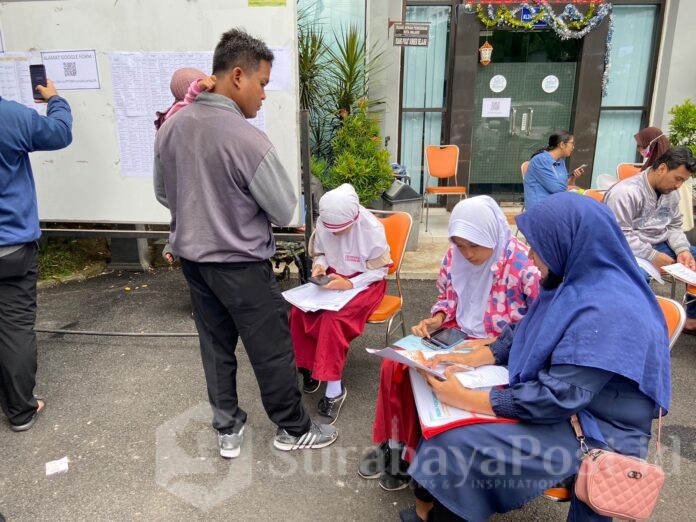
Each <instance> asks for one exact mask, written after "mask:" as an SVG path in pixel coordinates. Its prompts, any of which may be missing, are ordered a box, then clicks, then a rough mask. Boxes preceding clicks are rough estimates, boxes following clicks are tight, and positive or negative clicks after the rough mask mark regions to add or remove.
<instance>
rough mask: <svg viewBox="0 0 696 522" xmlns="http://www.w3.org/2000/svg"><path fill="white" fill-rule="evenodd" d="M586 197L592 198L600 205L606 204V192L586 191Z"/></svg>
mask: <svg viewBox="0 0 696 522" xmlns="http://www.w3.org/2000/svg"><path fill="white" fill-rule="evenodd" d="M585 195H586V196H590V197H591V198H593V199H595V200H597V201H599V202H600V203H603V202H604V192H603V191H601V190H596V189H587V190H586V191H585Z"/></svg>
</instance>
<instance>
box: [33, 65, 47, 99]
mask: <svg viewBox="0 0 696 522" xmlns="http://www.w3.org/2000/svg"><path fill="white" fill-rule="evenodd" d="M29 76H31V91H32V93H33V94H34V99H35V100H43V99H44V97H43V96H41V93H40V92H39V91H37V90H36V86H37V85H43V86H44V87H46V86H47V85H48V79H47V78H46V67H45V66H44V65H43V64H40V65H30V66H29Z"/></svg>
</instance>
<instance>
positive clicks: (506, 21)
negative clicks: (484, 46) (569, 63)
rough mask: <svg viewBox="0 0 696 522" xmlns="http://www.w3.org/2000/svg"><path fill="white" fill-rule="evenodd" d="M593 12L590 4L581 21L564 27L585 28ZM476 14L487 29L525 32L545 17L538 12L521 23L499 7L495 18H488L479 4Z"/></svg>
mask: <svg viewBox="0 0 696 522" xmlns="http://www.w3.org/2000/svg"><path fill="white" fill-rule="evenodd" d="M518 11H519V10H516V13H517V12H518ZM594 12H595V4H590V6H589V7H588V8H587V13H586V14H585V16H584V17H583V18H582V20H576V21H572V22H568V23H566V26H568V27H569V28H571V29H576V30H580V29H582V28H584V27H585V26H587V24H588V23H589V21H590V20H591V19H592V17H593V16H594ZM516 13H515V14H516ZM476 14H477V15H478V19H479V20H480V21H481V23H482V24H483V25H485V26H486V27H488V28H491V27H495V26H496V25H508V26H510V27H517V28H520V29H527V30H530V29H533V28H534V24H536V23H538V22H541V21H542V20H544V19H545V16H546V13H545V12H544V11H539V12H538V13H537V14H535V15H534V16H533V17H532V19H531V20H530V21H529V22H523V21H522V20H519V19H518V18H516V17H515V14H513V12H512V11H511V10H510V9H508V8H507V7H505V6H501V7H498V9H497V10H496V13H495V17H493V18H489V17H488V15H486V12H485V10H484V9H483V6H482V5H481V4H476ZM559 18H560V17H559Z"/></svg>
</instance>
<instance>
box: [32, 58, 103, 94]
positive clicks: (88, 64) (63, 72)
mask: <svg viewBox="0 0 696 522" xmlns="http://www.w3.org/2000/svg"><path fill="white" fill-rule="evenodd" d="M41 61H42V62H43V64H44V66H45V67H46V77H47V78H49V79H51V81H53V84H54V85H55V86H56V89H58V90H59V91H70V90H81V89H100V88H101V85H100V83H99V68H98V67H97V52H96V51H95V50H94V49H87V50H80V51H50V52H43V51H42V52H41Z"/></svg>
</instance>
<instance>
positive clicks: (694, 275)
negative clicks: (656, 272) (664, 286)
mask: <svg viewBox="0 0 696 522" xmlns="http://www.w3.org/2000/svg"><path fill="white" fill-rule="evenodd" d="M662 270H664V271H665V272H667V273H668V274H670V275H672V276H674V277H675V278H676V279H679V280H680V281H683V282H685V283H689V284H690V285H696V272H694V271H693V270H691V269H690V268H687V267H685V266H684V265H682V264H681V263H674V264H673V265H667V266H663V267H662Z"/></svg>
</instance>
